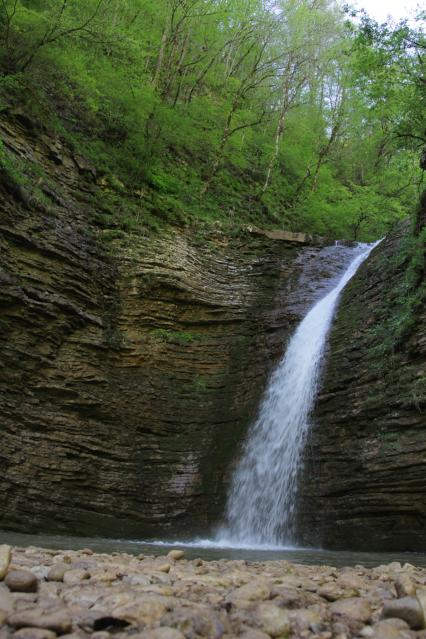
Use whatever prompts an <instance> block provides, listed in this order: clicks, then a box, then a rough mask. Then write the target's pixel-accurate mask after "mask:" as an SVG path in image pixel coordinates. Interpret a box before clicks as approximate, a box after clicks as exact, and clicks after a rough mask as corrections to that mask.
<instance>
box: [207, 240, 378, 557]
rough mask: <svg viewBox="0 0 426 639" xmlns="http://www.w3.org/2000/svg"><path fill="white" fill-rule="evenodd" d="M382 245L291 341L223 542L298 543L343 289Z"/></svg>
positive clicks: (243, 464)
mask: <svg viewBox="0 0 426 639" xmlns="http://www.w3.org/2000/svg"><path fill="white" fill-rule="evenodd" d="M374 246H375V245H359V246H358V247H357V248H356V249H355V251H356V257H355V258H354V260H353V261H352V263H351V264H350V266H349V267H348V269H347V270H346V272H345V273H344V274H343V276H342V277H341V279H340V280H339V282H338V284H337V285H336V287H335V288H334V289H333V290H332V291H330V293H328V295H326V296H325V297H324V298H322V299H321V300H320V301H319V302H317V303H316V304H315V305H314V306H313V308H312V309H311V310H310V311H309V312H308V314H307V315H306V317H305V318H304V319H303V320H302V322H301V323H300V324H299V326H298V328H297V329H296V331H295V333H294V334H293V336H292V338H291V339H290V342H289V344H288V347H287V350H286V353H285V355H284V357H283V359H282V361H281V363H280V364H279V365H278V367H277V368H276V370H275V371H274V373H273V374H272V376H271V379H270V381H269V384H268V387H267V390H266V393H265V396H264V398H263V401H262V404H261V406H260V410H259V414H258V417H257V419H256V421H255V423H254V424H253V425H252V427H251V428H250V430H249V434H248V438H247V441H246V443H245V446H244V449H243V452H242V456H241V459H240V461H239V464H238V466H237V469H236V472H235V473H234V476H233V479H232V483H231V489H230V493H229V498H228V504H227V511H226V523H225V524H224V526H223V527H222V528H221V529H220V530H219V532H218V534H217V542H216V543H221V544H224V545H229V546H233V545H234V546H240V547H244V546H247V547H248V546H250V547H256V546H269V547H274V546H275V547H277V546H287V547H291V546H295V545H297V539H296V530H295V516H296V508H297V499H296V498H297V480H298V475H299V472H300V460H301V454H302V451H303V448H304V444H305V442H306V437H307V434H308V431H309V426H310V414H311V412H312V408H313V405H314V401H315V397H316V393H317V387H318V378H319V372H320V366H321V360H322V355H323V352H324V347H325V344H326V340H327V335H328V332H329V330H330V326H331V323H332V320H333V315H334V312H335V309H336V306H337V302H338V298H339V295H340V293H341V291H342V290H343V288H344V287H345V285H346V284H347V283H348V281H349V280H350V279H351V278H352V276H353V275H354V274H355V273H356V271H357V269H358V268H359V266H360V265H361V264H362V262H363V261H364V260H365V259H366V258H367V256H368V255H369V253H370V252H371V250H372V249H373V248H374Z"/></svg>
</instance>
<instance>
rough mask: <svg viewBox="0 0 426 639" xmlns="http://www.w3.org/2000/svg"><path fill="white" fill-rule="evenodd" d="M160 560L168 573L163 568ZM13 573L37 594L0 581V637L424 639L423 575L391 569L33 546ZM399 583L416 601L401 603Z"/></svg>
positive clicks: (17, 553)
mask: <svg viewBox="0 0 426 639" xmlns="http://www.w3.org/2000/svg"><path fill="white" fill-rule="evenodd" d="M65 559H66V561H64V560H65ZM165 562H166V563H167V564H168V565H169V568H170V569H169V571H168V572H167V573H166V572H164V571H161V569H160V568H161V566H162V565H164V564H165ZM83 563H84V564H85V566H86V570H87V573H88V574H89V575H90V576H89V577H87V578H82V579H80V580H77V579H73V580H70V581H68V582H67V580H65V579H64V581H63V582H62V581H60V582H59V581H49V580H47V578H46V577H42V576H40V575H47V574H48V573H49V572H51V571H52V570H53V569H54V568H55V567H56V566H61V570H62V568H63V566H64V565H68V567H69V572H70V573H72V572H73V573H77V572H80V571H81V570H82V569H81V565H82V564H83ZM13 571H25V572H29V573H32V574H33V575H34V576H35V578H36V579H37V583H38V588H37V592H36V593H31V594H28V593H21V592H12V591H10V589H9V588H8V587H7V575H6V579H5V580H3V581H0V637H2V639H55V637H58V636H61V637H64V638H66V639H86V638H89V637H90V638H91V639H109V638H110V637H118V639H127V637H129V639H130V638H132V637H133V638H135V639H198V638H199V639H202V638H206V639H222V638H223V639H228V638H229V639H231V638H233V637H238V638H241V639H268V637H269V638H271V639H275V638H279V637H282V638H283V639H284V638H286V637H289V638H292V637H294V638H300V639H352V638H353V639H355V638H360V639H361V638H362V637H366V638H368V637H372V638H373V639H416V638H417V639H423V638H424V637H425V628H426V621H425V609H424V607H423V605H424V598H422V594H423V593H424V589H425V584H426V569H424V568H416V567H414V566H412V565H409V564H405V565H404V566H401V564H399V563H397V562H393V563H392V564H389V565H382V566H378V567H376V568H373V569H367V568H364V567H363V566H356V567H354V568H342V569H337V568H334V567H331V566H307V565H303V566H302V565H298V564H292V563H289V562H287V561H266V562H247V561H244V560H219V561H210V562H207V561H202V560H200V559H198V560H197V559H196V560H187V559H185V558H184V557H180V558H179V559H177V558H176V559H174V558H173V557H170V556H158V557H155V556H145V557H137V556H133V555H129V554H125V553H114V554H113V555H108V554H105V553H93V554H90V555H87V554H84V553H82V552H81V551H71V550H70V551H62V550H55V551H51V550H44V549H40V548H36V547H29V548H26V549H24V548H14V549H13V556H12V564H11V568H10V571H9V572H8V574H11V572H13ZM66 574H67V573H65V575H66ZM37 575H39V576H38V577H37ZM404 578H407V579H408V578H409V579H410V584H411V586H412V588H413V589H414V593H415V594H414V595H413V596H412V597H399V594H398V592H399V591H400V586H398V584H400V583H401V579H404ZM333 584H334V585H335V586H336V592H337V589H338V590H339V592H340V594H339V597H338V599H335V600H334V601H330V600H329V597H328V596H324V595H325V594H326V592H325V591H324V587H325V586H326V585H328V586H329V587H331V586H332V585H333ZM353 584H356V587H357V590H358V595H357V596H353ZM411 586H410V588H411Z"/></svg>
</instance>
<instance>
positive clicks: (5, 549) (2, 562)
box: [0, 544, 12, 580]
mask: <svg viewBox="0 0 426 639" xmlns="http://www.w3.org/2000/svg"><path fill="white" fill-rule="evenodd" d="M11 558H12V549H11V547H10V546H7V545H6V544H2V545H1V546H0V580H2V579H4V577H5V575H6V573H7V570H8V568H9V564H10V560H11Z"/></svg>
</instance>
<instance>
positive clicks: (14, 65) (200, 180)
mask: <svg viewBox="0 0 426 639" xmlns="http://www.w3.org/2000/svg"><path fill="white" fill-rule="evenodd" d="M423 51H424V36H423V35H422V32H421V28H418V29H410V28H409V27H408V26H407V25H406V24H404V23H403V24H401V25H397V27H395V28H391V27H389V26H387V25H385V26H383V25H382V26H379V25H377V24H376V23H374V21H372V20H369V19H368V18H366V17H364V18H363V19H362V20H361V23H360V25H359V26H356V25H355V24H354V23H351V22H350V20H348V16H347V15H346V14H345V13H344V11H343V10H341V9H339V8H338V7H336V5H335V3H334V2H332V0H319V1H318V2H315V3H314V4H312V3H311V2H310V1H309V0H277V1H276V2H275V3H274V8H273V9H272V8H271V6H270V4H269V3H265V2H263V0H249V1H248V0H241V1H239V2H235V1H233V2H231V1H230V0H191V1H189V0H158V1H157V2H155V3H153V2H152V1H151V0H120V1H119V0H73V1H72V2H71V0H31V1H30V0H4V1H3V2H1V3H0V69H1V71H2V76H1V78H0V111H6V110H8V109H14V108H16V106H17V105H19V109H20V110H22V111H24V112H26V113H27V114H29V116H30V117H32V118H33V120H34V121H36V122H43V123H44V124H45V125H46V126H47V127H48V128H50V129H51V130H53V131H55V132H56V133H57V135H59V136H60V137H62V138H63V139H64V140H65V141H66V142H67V143H68V144H69V145H71V147H73V148H74V149H75V150H77V151H78V153H79V154H81V155H84V156H86V158H87V159H88V160H89V161H91V163H92V164H93V165H94V167H95V169H96V173H97V176H98V183H99V184H100V186H101V188H102V189H103V190H104V191H105V200H107V199H108V200H109V205H108V206H109V207H110V209H111V211H113V214H112V215H113V219H112V220H110V221H108V220H104V223H105V225H106V228H105V230H104V232H103V236H104V238H105V240H108V239H112V238H113V237H115V236H117V235H118V236H120V233H121V231H132V232H136V231H137V232H143V230H144V229H147V228H149V229H152V228H160V227H161V225H162V224H164V223H172V224H179V225H184V224H188V223H190V222H191V221H192V220H194V219H202V220H206V221H209V222H215V221H218V220H219V221H221V222H226V223H229V224H238V223H247V222H250V223H255V224H258V225H260V226H265V227H268V226H275V227H277V226H278V227H281V228H286V229H291V230H295V231H307V232H314V233H320V234H324V235H329V236H333V237H350V238H355V239H373V238H376V237H378V236H381V235H383V234H384V233H385V232H386V231H387V229H388V228H389V227H390V225H391V224H392V223H394V221H396V220H398V219H401V218H403V217H405V216H407V215H408V213H409V212H410V211H412V209H413V200H414V198H415V197H416V186H417V184H416V183H418V181H419V171H418V166H417V163H416V162H417V152H418V144H420V143H421V142H422V140H424V135H425V133H424V132H425V130H426V125H425V120H424V117H425V116H424V113H425V112H426V109H425V108H424V106H425V96H424V86H425V84H424V57H423V55H422V52H423ZM349 54H350V55H349ZM4 161H7V158H4ZM8 170H9V171H13V170H14V168H13V167H12V166H9V167H8ZM24 174H25V171H24V172H23V174H22V175H20V176H17V177H19V178H20V179H23V178H24ZM109 226H110V227H111V228H109Z"/></svg>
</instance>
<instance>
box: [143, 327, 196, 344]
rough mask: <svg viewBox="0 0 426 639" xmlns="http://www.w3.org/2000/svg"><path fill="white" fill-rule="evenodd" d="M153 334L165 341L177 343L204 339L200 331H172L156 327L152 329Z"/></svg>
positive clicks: (188, 342)
mask: <svg viewBox="0 0 426 639" xmlns="http://www.w3.org/2000/svg"><path fill="white" fill-rule="evenodd" d="M151 335H154V336H155V337H156V338H158V339H160V340H162V341H165V342H172V343H173V342H174V343H177V344H191V343H193V342H197V341H199V340H201V339H203V335H201V334H200V333H191V332H190V331H171V330H168V329H166V328H156V329H154V330H153V331H151Z"/></svg>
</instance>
